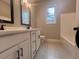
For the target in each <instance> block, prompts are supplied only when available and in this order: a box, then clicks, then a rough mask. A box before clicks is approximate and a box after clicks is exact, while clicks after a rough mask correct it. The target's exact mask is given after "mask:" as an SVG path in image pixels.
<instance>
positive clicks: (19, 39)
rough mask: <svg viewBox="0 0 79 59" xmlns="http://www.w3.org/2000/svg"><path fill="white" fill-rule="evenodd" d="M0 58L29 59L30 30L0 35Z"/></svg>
mask: <svg viewBox="0 0 79 59" xmlns="http://www.w3.org/2000/svg"><path fill="white" fill-rule="evenodd" d="M0 59H30V32H27V31H24V32H19V33H17V32H16V33H14V34H13V33H12V34H8V35H4V36H0Z"/></svg>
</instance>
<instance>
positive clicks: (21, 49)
mask: <svg viewBox="0 0 79 59" xmlns="http://www.w3.org/2000/svg"><path fill="white" fill-rule="evenodd" d="M20 51H21V56H23V48H20Z"/></svg>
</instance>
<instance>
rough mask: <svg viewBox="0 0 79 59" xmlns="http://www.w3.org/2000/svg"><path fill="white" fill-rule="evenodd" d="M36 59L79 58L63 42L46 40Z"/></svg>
mask: <svg viewBox="0 0 79 59" xmlns="http://www.w3.org/2000/svg"><path fill="white" fill-rule="evenodd" d="M78 56H79V55H78ZM34 59H79V57H77V58H76V57H75V54H74V53H71V52H70V51H69V50H68V49H67V48H66V47H65V46H64V45H63V43H61V42H45V43H44V44H43V45H42V46H41V47H40V49H39V51H38V53H37V55H36V56H35V58H34Z"/></svg>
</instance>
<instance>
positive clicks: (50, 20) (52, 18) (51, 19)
mask: <svg viewBox="0 0 79 59" xmlns="http://www.w3.org/2000/svg"><path fill="white" fill-rule="evenodd" d="M55 14H56V13H55V7H51V8H48V16H47V24H55V23H56V15H55Z"/></svg>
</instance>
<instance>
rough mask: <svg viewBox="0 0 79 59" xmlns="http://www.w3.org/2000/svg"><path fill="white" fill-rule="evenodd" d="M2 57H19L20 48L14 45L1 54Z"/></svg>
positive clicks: (5, 58) (1, 58) (8, 58)
mask: <svg viewBox="0 0 79 59" xmlns="http://www.w3.org/2000/svg"><path fill="white" fill-rule="evenodd" d="M0 59H19V50H18V49H17V47H13V48H11V49H9V50H7V51H5V52H3V53H2V54H0Z"/></svg>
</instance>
